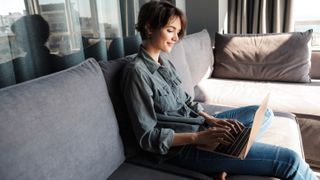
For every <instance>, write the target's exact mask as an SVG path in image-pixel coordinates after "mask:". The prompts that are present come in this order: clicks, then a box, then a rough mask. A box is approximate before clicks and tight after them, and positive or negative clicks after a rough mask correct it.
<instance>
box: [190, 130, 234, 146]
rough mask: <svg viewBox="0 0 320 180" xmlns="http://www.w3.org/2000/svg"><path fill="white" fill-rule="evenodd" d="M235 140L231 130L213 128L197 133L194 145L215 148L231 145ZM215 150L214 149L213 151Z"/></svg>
mask: <svg viewBox="0 0 320 180" xmlns="http://www.w3.org/2000/svg"><path fill="white" fill-rule="evenodd" d="M234 140H235V138H234V136H233V135H232V134H231V133H230V131H229V129H226V128H223V127H211V128H209V129H207V130H205V131H200V132H197V133H196V137H195V140H194V144H196V145H198V146H199V147H203V148H206V149H207V148H213V147H216V146H217V145H219V144H220V143H221V144H224V145H229V144H230V143H232V142H233V141H234ZM212 150H213V149H212Z"/></svg>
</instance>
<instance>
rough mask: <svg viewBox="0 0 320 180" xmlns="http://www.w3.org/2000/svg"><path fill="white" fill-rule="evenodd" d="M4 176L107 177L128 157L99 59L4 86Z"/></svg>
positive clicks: (0, 146) (0, 159)
mask: <svg viewBox="0 0 320 180" xmlns="http://www.w3.org/2000/svg"><path fill="white" fill-rule="evenodd" d="M0 102H1V103H0V117H1V118H0V152H1V153H0V176H1V177H0V179H15V180H19V179H21V180H25V179H33V180H43V179H47V180H49V179H50V180H51V179H56V180H61V179H77V180H81V179H83V180H88V179H95V180H99V179H100V180H105V179H106V178H107V177H108V176H109V175H110V174H111V173H112V172H113V171H114V170H115V169H116V168H118V167H119V166H120V165H121V163H122V162H123V161H124V152H123V146H122V142H121V138H120V136H119V133H118V131H119V130H118V125H117V121H116V118H115V114H114V111H113V107H112V104H111V100H110V97H109V95H108V91H107V87H106V84H105V80H104V78H103V74H102V72H101V69H100V67H99V65H98V63H97V62H96V61H95V60H93V59H91V60H88V61H85V62H83V63H81V64H79V65H77V66H75V67H73V68H70V69H67V70H64V71H61V72H58V73H55V74H51V75H49V76H44V77H41V78H38V79H34V80H32V81H28V82H25V83H22V84H19V85H15V86H12V87H9V88H4V89H2V90H0Z"/></svg>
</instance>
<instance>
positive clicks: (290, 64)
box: [213, 30, 312, 82]
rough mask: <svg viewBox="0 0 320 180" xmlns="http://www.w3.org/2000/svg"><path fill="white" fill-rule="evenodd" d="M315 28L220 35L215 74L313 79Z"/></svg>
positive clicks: (235, 76)
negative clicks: (301, 30)
mask: <svg viewBox="0 0 320 180" xmlns="http://www.w3.org/2000/svg"><path fill="white" fill-rule="evenodd" d="M311 36H312V30H308V31H306V32H293V33H273V34H246V35H239V34H237V35H236V34H224V35H222V34H218V33H217V34H216V36H215V64H214V72H213V77H219V78H232V79H247V80H264V81H286V82H310V77H309V71H310V66H311V63H310V58H311V42H310V40H311Z"/></svg>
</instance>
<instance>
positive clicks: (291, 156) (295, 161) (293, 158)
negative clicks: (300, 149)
mask: <svg viewBox="0 0 320 180" xmlns="http://www.w3.org/2000/svg"><path fill="white" fill-rule="evenodd" d="M285 154H286V155H287V158H288V163H289V164H291V165H292V166H299V164H300V163H301V162H300V161H301V157H300V155H299V154H298V153H296V152H295V151H293V150H291V149H287V151H286V152H285Z"/></svg>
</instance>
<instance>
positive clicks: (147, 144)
mask: <svg viewBox="0 0 320 180" xmlns="http://www.w3.org/2000/svg"><path fill="white" fill-rule="evenodd" d="M185 27H186V20H185V17H184V15H183V13H182V12H181V11H180V10H179V9H177V8H176V7H174V6H173V5H171V4H169V3H167V2H158V1H151V2H149V3H146V4H144V5H143V6H142V7H141V10H140V13H139V17H138V24H137V30H138V31H139V32H140V34H141V37H142V40H143V43H142V45H141V48H140V51H139V53H138V55H137V56H136V57H135V59H134V60H133V62H131V63H130V64H128V65H127V66H126V68H125V70H124V74H123V79H122V90H123V94H124V98H125V99H126V104H127V108H128V110H129V112H130V117H131V121H132V125H133V128H134V132H135V135H136V137H137V140H138V142H139V145H140V147H141V148H142V149H143V150H145V151H148V152H151V153H153V154H154V155H155V156H158V157H159V156H160V157H161V158H162V160H165V161H167V162H169V163H171V164H175V165H177V166H181V167H184V168H188V169H191V170H196V171H199V172H202V173H205V174H208V175H213V174H216V173H219V172H223V171H225V172H227V173H230V174H250V175H261V176H274V177H279V178H281V179H315V176H314V175H313V172H312V171H311V170H310V168H309V166H308V165H307V164H306V163H305V162H304V161H303V160H302V159H301V158H300V157H299V156H298V155H297V154H296V153H295V152H293V151H291V150H289V149H285V148H281V147H276V146H272V145H267V144H261V143H254V144H253V146H252V148H251V150H250V152H249V153H248V155H247V157H246V159H245V160H239V159H235V158H229V157H225V156H220V155H217V154H215V153H212V152H209V151H205V150H202V149H204V148H205V149H206V148H209V147H214V146H217V144H219V143H221V144H225V145H227V144H230V143H232V142H233V141H234V135H235V134H236V133H237V132H239V131H241V130H242V129H243V127H245V126H247V127H250V126H251V125H252V120H253V116H254V113H255V111H256V109H257V106H247V107H242V108H238V109H233V110H230V111H226V112H222V113H219V114H215V115H213V116H211V115H209V114H207V113H206V112H204V111H203V108H202V107H201V106H200V105H199V104H197V103H194V102H192V100H191V97H190V96H189V95H188V94H187V93H185V92H184V91H183V90H182V89H181V88H180V86H179V85H180V84H181V81H180V79H179V78H178V76H177V75H176V72H175V69H174V67H173V65H172V64H171V63H170V62H169V61H168V60H166V59H162V58H160V52H161V51H163V52H170V51H171V49H172V47H173V46H174V44H175V43H176V42H178V40H179V39H180V38H181V37H182V35H183V34H184V31H185ZM272 117H273V113H272V111H271V110H270V109H268V110H267V112H266V113H265V118H264V123H263V128H262V130H261V132H260V134H259V135H260V136H261V134H262V133H263V132H264V131H265V129H266V128H267V126H268V125H269V124H270V121H271V119H272ZM192 119H193V120H194V121H195V122H197V123H199V122H200V123H201V122H203V124H202V125H201V126H200V127H199V128H196V130H194V126H192V125H191V126H192V127H191V128H190V129H188V127H189V126H188V122H190V121H191V120H192ZM235 119H237V120H235ZM201 120H202V121H201ZM168 122H169V123H168ZM176 122H179V123H176ZM181 122H185V125H186V126H183V125H181V124H184V123H181ZM170 123H171V125H172V124H174V125H172V126H171V127H170ZM197 123H196V124H197ZM178 125H179V126H178ZM180 125H181V126H180ZM185 127H187V128H185Z"/></svg>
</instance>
